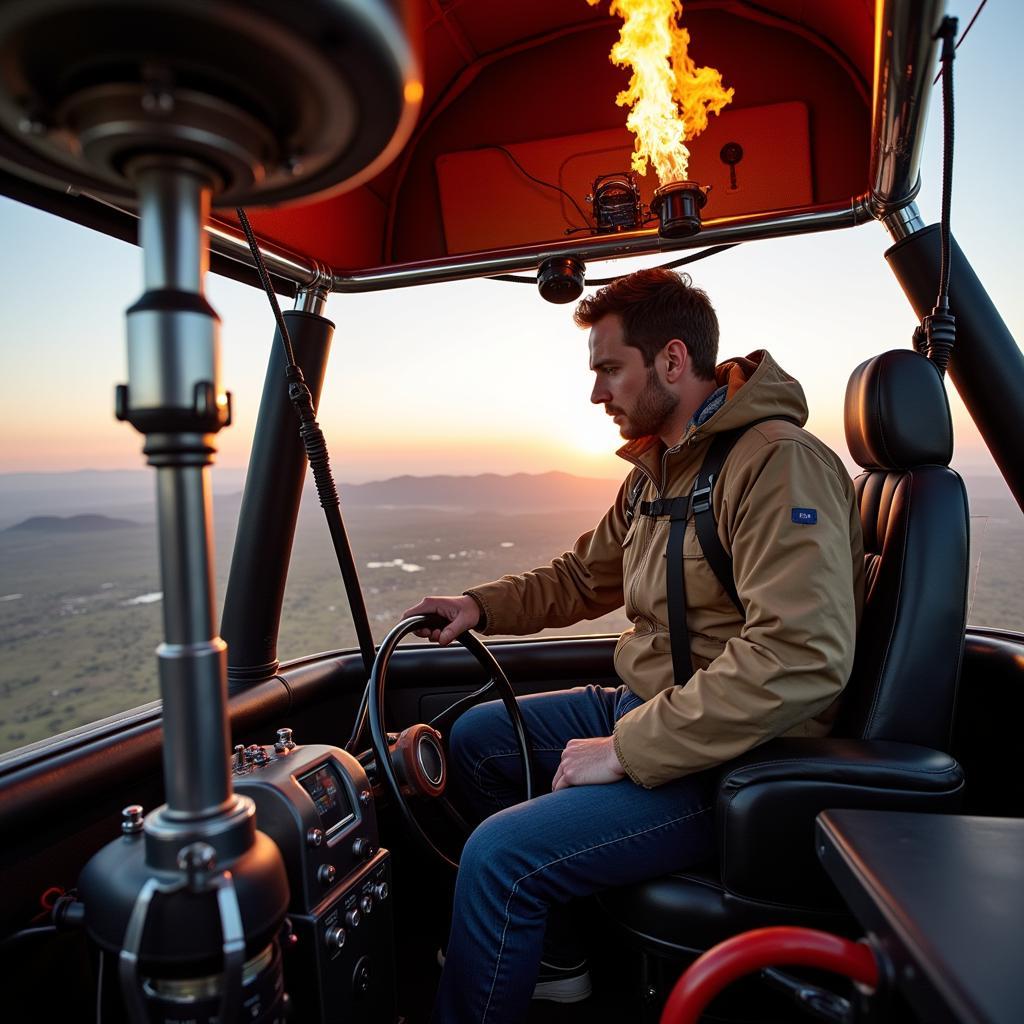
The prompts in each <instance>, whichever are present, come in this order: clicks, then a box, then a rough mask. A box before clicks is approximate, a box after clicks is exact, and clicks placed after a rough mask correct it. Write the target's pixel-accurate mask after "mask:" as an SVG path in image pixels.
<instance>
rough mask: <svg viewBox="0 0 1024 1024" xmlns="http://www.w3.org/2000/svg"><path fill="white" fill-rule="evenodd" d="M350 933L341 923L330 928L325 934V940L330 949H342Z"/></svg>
mask: <svg viewBox="0 0 1024 1024" xmlns="http://www.w3.org/2000/svg"><path fill="white" fill-rule="evenodd" d="M347 938H348V934H347V933H346V931H345V929H344V928H342V927H341V926H340V925H339V926H338V927H337V928H328V929H327V933H326V934H325V935H324V941H325V942H326V943H327V945H328V947H329V948H330V949H341V947H342V946H344V945H345V939H347Z"/></svg>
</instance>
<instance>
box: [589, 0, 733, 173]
mask: <svg viewBox="0 0 1024 1024" xmlns="http://www.w3.org/2000/svg"><path fill="white" fill-rule="evenodd" d="M599 2H600V0H587V3H589V4H590V5H591V6H592V7H593V6H595V5H596V4H598V3H599ZM609 13H610V14H619V15H621V16H622V29H621V30H620V32H619V41H618V42H617V43H616V44H615V45H614V46H613V47H612V52H611V57H610V59H611V62H612V63H613V64H616V65H618V66H619V67H626V66H628V67H631V68H632V69H633V77H632V78H630V80H629V87H628V88H627V89H625V90H624V91H623V92H620V93H619V95H618V96H616V97H615V102H616V104H617V105H618V106H620V107H625V106H628V107H630V108H631V109H630V112H629V116H628V117H627V118H626V127H627V128H628V129H629V130H630V131H631V132H632V133H633V134H634V135H635V136H636V145H635V147H634V152H633V170H634V171H636V172H637V173H638V174H646V173H647V161H648V160H650V162H651V163H652V164H653V165H654V170H655V173H656V174H657V176H658V181H659V182H661V183H662V184H663V185H664V184H667V183H668V182H670V181H683V180H685V179H686V174H687V165H688V164H689V160H690V150H689V149H688V148H687V146H686V142H687V141H688V140H690V139H693V138H696V136H698V135H700V133H701V132H702V131H704V129H705V128H707V126H708V117H709V115H710V114H717V113H719V112H720V111H721V109H722V108H723V107H724V106H725V105H726V104H727V103H729V102H731V100H732V97H733V92H734V90H733V89H726V88H724V87H723V85H722V75H721V72H719V71H716V70H715V69H714V68H699V67H697V65H696V63H695V62H694V61H693V59H692V58H691V57H690V55H689V52H688V51H689V47H690V33H689V32H687V30H686V29H685V28H683V27H682V26H681V25H680V24H679V17H680V15H681V14H682V13H683V4H682V0H611V7H610V9H609Z"/></svg>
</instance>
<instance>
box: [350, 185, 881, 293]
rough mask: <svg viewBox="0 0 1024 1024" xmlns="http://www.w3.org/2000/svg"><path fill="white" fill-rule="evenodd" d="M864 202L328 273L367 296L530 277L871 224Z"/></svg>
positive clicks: (870, 213)
mask: <svg viewBox="0 0 1024 1024" xmlns="http://www.w3.org/2000/svg"><path fill="white" fill-rule="evenodd" d="M872 216H873V214H872V211H871V209H870V208H869V207H868V205H867V203H866V197H864V198H863V199H861V200H851V201H850V202H847V203H843V204H842V205H837V206H834V207H831V208H825V209H822V208H820V207H804V208H798V209H793V210H774V211H772V212H770V213H761V214H755V215H753V216H750V217H721V218H718V219H716V220H709V221H705V223H704V227H703V228H702V229H701V231H700V232H698V233H697V234H696V235H691V236H690V237H689V238H662V237H661V236H660V235H659V234H658V232H657V231H656V230H653V229H651V230H645V231H624V232H622V233H620V234H612V235H598V236H596V237H592V238H585V239H575V240H574V239H565V240H559V241H552V242H544V243H542V244H540V245H523V246H517V247H515V248H510V249H500V250H496V251H494V252H484V253H467V254H465V255H459V256H445V257H442V258H440V259H435V260H422V261H420V262H418V263H396V264H392V265H387V266H379V267H370V268H368V269H366V270H356V271H352V272H350V273H336V274H335V275H334V291H336V292H370V291H380V290H383V289H386V288H409V287H412V286H413V285H420V284H433V283H437V282H440V281H461V280H465V279H467V278H474V277H493V276H494V275H496V274H516V273H534V272H536V270H537V267H538V266H539V265H540V264H541V263H543V262H544V260H546V259H548V258H549V257H552V256H567V255H569V256H575V257H576V258H577V259H581V260H608V259H615V258H617V257H621V256H647V255H652V254H655V253H664V254H669V253H673V252H678V251H681V250H685V249H702V248H704V247H705V246H709V245H720V244H722V243H724V242H751V241H756V240H758V239H763V238H781V237H784V236H787V235H803V234H810V233H812V232H817V231H834V230H835V229H837V228H849V227H854V226H855V225H857V224H863V223H864V222H865V221H868V220H871V218H872Z"/></svg>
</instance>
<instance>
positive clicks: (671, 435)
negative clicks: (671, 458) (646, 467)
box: [659, 380, 718, 448]
mask: <svg viewBox="0 0 1024 1024" xmlns="http://www.w3.org/2000/svg"><path fill="white" fill-rule="evenodd" d="M717 390H718V383H717V382H716V381H713V380H699V381H694V382H693V385H692V387H690V388H688V389H687V392H686V393H685V394H683V395H680V396H679V404H678V405H677V406H676V408H675V412H673V413H672V415H671V416H670V417H669V418H668V419H667V420H666V421H665V424H664V426H663V428H662V430H661V433H660V435H659V436H660V437H661V441H662V444H664V445H665V447H666V448H672V447H673V446H674V445H677V444H678V443H679V440H680V438H682V436H683V431H684V430H686V427H687V425H688V424H689V422H690V420H691V419H693V414H694V413H695V412H696V411H697V410H698V409H699V408H700V407H701V406H702V405H703V404H704V403H705V402H706V401H707V399H708V397H709V396H710V395H711V394H712V393H713V392H715V391H717Z"/></svg>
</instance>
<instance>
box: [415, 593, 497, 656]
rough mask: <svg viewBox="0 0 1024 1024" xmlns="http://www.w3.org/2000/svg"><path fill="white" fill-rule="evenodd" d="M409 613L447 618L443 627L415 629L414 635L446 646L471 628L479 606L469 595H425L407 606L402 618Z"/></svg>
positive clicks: (477, 619) (477, 614)
mask: <svg viewBox="0 0 1024 1024" xmlns="http://www.w3.org/2000/svg"><path fill="white" fill-rule="evenodd" d="M410 615H440V616H442V617H443V618H446V619H447V620H448V625H447V626H445V627H444V629H417V630H416V635H417V636H421V637H424V638H425V639H430V640H433V641H434V643H436V644H440V645H441V646H442V647H447V646H448V644H450V643H451V642H452V641H453V640H454V639H455V638H456V637H457V636H461V635H462V634H463V633H465V632H466V630H467V629H472V628H473V627H474V626H475V625H476V624H477V623H478V622H479V621H480V606H479V605H478V604H477V603H476V601H474V600H473V598H471V597H467V596H462V597H425V598H423V600H422V601H420V603H419V604H417V605H413V607H412V608H407V609H406V610H405V611H404V612H403V613H402V618H403V619H407V618H409V616H410Z"/></svg>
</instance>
